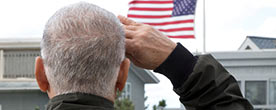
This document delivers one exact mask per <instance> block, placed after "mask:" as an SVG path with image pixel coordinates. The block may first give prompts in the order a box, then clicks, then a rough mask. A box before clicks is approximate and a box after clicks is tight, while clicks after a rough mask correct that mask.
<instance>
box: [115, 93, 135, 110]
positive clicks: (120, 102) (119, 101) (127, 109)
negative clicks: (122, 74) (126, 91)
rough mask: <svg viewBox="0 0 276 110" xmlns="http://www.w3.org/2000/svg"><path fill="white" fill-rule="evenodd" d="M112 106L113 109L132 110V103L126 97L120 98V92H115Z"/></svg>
mask: <svg viewBox="0 0 276 110" xmlns="http://www.w3.org/2000/svg"><path fill="white" fill-rule="evenodd" d="M114 108H115V110H134V104H133V103H132V101H130V100H129V99H128V98H122V97H121V92H117V97H116V100H115V103H114Z"/></svg>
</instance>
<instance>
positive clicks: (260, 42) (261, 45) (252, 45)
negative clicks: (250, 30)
mask: <svg viewBox="0 0 276 110" xmlns="http://www.w3.org/2000/svg"><path fill="white" fill-rule="evenodd" d="M275 49H276V38H269V37H257V36H247V37H246V39H245V40H244V42H243V43H242V45H241V46H240V48H239V50H240V51H242V50H254V51H256V50H275Z"/></svg>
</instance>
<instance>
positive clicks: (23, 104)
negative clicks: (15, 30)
mask: <svg viewBox="0 0 276 110" xmlns="http://www.w3.org/2000/svg"><path fill="white" fill-rule="evenodd" d="M39 55H40V39H2V40H0V110H34V109H36V108H37V109H38V108H39V109H40V110H44V109H45V105H46V104H47V102H48V100H49V99H48V96H47V94H45V93H42V92H41V91H40V90H39V87H38V85H37V83H36V81H35V79H34V78H35V76H34V66H35V65H34V63H35V57H37V56H39ZM158 82H159V80H158V79H157V78H156V77H155V76H154V75H153V74H152V73H151V72H150V71H148V70H144V69H141V68H138V67H136V66H134V65H133V64H131V67H130V70H129V76H128V80H127V84H126V86H125V89H124V92H123V93H122V97H125V98H129V99H130V100H131V101H132V102H133V103H134V105H135V109H136V110H143V109H144V93H145V90H144V85H145V84H148V83H158Z"/></svg>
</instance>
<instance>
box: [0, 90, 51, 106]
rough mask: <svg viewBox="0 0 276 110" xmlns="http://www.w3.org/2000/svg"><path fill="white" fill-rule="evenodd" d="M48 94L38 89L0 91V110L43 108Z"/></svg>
mask: <svg viewBox="0 0 276 110" xmlns="http://www.w3.org/2000/svg"><path fill="white" fill-rule="evenodd" d="M47 102H48V96H47V94H45V93H42V92H40V90H25V91H0V105H2V110H35V108H36V107H37V106H38V107H39V108H40V110H44V109H45V105H46V104H47Z"/></svg>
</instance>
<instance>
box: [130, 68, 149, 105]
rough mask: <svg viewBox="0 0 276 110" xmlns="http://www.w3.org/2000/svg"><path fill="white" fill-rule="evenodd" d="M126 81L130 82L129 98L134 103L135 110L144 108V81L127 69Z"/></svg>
mask: <svg viewBox="0 0 276 110" xmlns="http://www.w3.org/2000/svg"><path fill="white" fill-rule="evenodd" d="M127 82H130V83H131V89H132V90H131V92H132V93H131V100H132V102H133V103H134V105H135V110H144V93H145V90H144V83H143V82H142V81H141V80H140V79H139V78H138V77H137V76H136V75H135V73H133V71H131V69H130V71H129V73H128V79H127Z"/></svg>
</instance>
